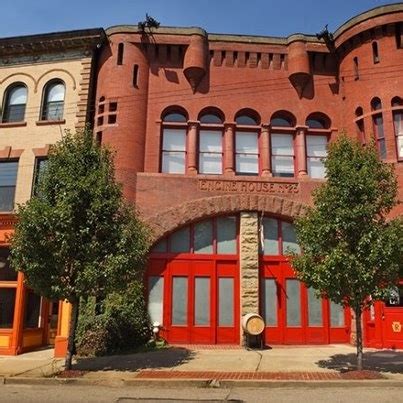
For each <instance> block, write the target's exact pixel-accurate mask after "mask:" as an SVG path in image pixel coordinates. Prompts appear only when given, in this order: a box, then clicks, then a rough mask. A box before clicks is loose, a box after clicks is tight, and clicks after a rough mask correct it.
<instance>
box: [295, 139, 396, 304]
mask: <svg viewBox="0 0 403 403" xmlns="http://www.w3.org/2000/svg"><path fill="white" fill-rule="evenodd" d="M325 167H326V173H327V182H326V183H325V184H323V185H322V186H321V187H319V188H318V189H317V191H316V192H314V195H313V200H314V207H313V208H310V209H309V210H308V212H307V214H306V215H305V216H304V217H302V218H300V219H297V220H296V229H297V238H298V241H299V244H300V245H301V247H302V251H303V254H302V255H300V256H295V257H293V259H292V265H293V267H294V268H295V270H296V272H297V274H298V277H299V278H300V279H301V280H302V281H304V282H305V283H306V284H307V285H308V286H310V287H313V288H315V289H316V290H318V292H319V293H320V294H322V295H326V296H327V297H328V298H330V299H331V300H333V301H334V302H336V303H342V304H343V305H346V306H351V307H353V308H354V309H358V310H359V311H362V310H363V309H365V308H367V306H368V303H371V301H369V299H368V297H369V296H371V297H372V300H376V299H379V298H382V296H384V295H385V293H386V291H387V288H388V287H390V286H391V285H392V284H393V283H395V282H396V281H397V279H398V275H399V265H401V263H402V260H403V259H402V257H403V247H402V246H403V241H402V239H403V236H402V235H403V225H402V220H401V219H395V220H391V221H387V220H386V215H387V214H388V213H389V212H390V211H391V209H392V207H393V206H394V205H395V204H396V196H397V181H396V178H395V175H394V172H393V166H392V165H390V164H386V163H383V162H382V161H380V160H379V158H378V156H377V151H376V148H375V146H374V145H373V144H371V145H369V146H367V147H362V145H361V144H359V143H358V142H355V141H353V140H351V139H349V138H348V137H346V136H345V135H342V136H341V137H340V138H339V139H338V140H337V142H335V143H334V144H333V145H331V146H330V150H329V154H328V158H327V160H326V162H325Z"/></svg>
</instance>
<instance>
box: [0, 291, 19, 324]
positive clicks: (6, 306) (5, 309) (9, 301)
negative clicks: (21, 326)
mask: <svg viewBox="0 0 403 403" xmlns="http://www.w3.org/2000/svg"><path fill="white" fill-rule="evenodd" d="M15 293H16V289H15V288H0V328H2V329H11V328H12V327H13V320H14V307H15Z"/></svg>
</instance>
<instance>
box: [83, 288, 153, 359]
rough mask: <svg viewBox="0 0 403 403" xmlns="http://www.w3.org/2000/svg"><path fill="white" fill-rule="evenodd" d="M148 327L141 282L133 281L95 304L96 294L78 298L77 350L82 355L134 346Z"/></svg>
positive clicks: (146, 335) (141, 341)
mask: <svg viewBox="0 0 403 403" xmlns="http://www.w3.org/2000/svg"><path fill="white" fill-rule="evenodd" d="M97 311H99V312H98V313H97ZM150 329H151V325H150V323H149V321H148V316H147V312H146V304H145V299H144V289H143V283H142V282H141V281H140V282H133V283H131V284H130V285H129V286H128V287H127V289H126V290H124V291H123V292H119V293H111V294H110V295H108V296H107V297H106V298H105V299H104V300H103V301H102V302H101V303H99V304H97V305H96V304H95V298H89V299H88V300H87V301H82V302H81V307H80V317H79V322H78V327H77V351H78V354H79V355H82V356H101V355H106V354H112V353H116V352H121V351H125V350H133V349H135V348H138V347H140V346H142V345H144V344H145V343H146V342H147V341H148V340H149V339H150V337H151V331H150Z"/></svg>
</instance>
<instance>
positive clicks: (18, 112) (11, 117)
mask: <svg viewBox="0 0 403 403" xmlns="http://www.w3.org/2000/svg"><path fill="white" fill-rule="evenodd" d="M4 115H5V116H4V119H3V122H23V121H24V117H25V104H23V105H9V106H8V107H7V109H6V110H5V112H4Z"/></svg>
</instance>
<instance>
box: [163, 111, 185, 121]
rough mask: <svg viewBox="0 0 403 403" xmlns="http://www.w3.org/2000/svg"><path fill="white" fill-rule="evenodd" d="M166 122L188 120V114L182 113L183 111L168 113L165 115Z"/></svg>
mask: <svg viewBox="0 0 403 403" xmlns="http://www.w3.org/2000/svg"><path fill="white" fill-rule="evenodd" d="M164 122H182V123H184V122H186V116H184V115H182V114H181V113H176V112H173V113H168V114H167V115H165V117H164Z"/></svg>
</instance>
